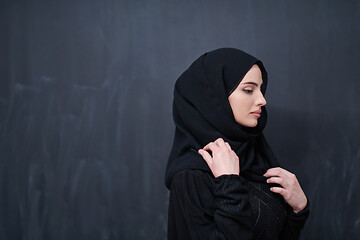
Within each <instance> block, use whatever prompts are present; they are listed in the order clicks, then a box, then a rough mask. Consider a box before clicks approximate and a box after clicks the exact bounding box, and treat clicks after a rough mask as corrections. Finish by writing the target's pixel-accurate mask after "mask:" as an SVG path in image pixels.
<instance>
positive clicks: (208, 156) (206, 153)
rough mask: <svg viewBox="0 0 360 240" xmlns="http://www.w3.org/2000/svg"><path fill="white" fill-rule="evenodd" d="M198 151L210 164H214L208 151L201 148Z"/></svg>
mask: <svg viewBox="0 0 360 240" xmlns="http://www.w3.org/2000/svg"><path fill="white" fill-rule="evenodd" d="M198 153H199V154H200V155H201V156H202V157H203V159H204V160H205V162H206V163H207V164H208V165H209V166H210V165H211V164H212V157H211V155H210V154H209V153H208V152H207V151H205V150H203V149H199V151H198Z"/></svg>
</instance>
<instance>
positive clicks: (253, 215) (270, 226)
mask: <svg viewBox="0 0 360 240" xmlns="http://www.w3.org/2000/svg"><path fill="white" fill-rule="evenodd" d="M254 64H257V65H258V66H259V68H260V70H261V73H262V79H263V84H262V85H261V91H262V93H263V94H265V90H266V86H267V72H266V70H265V67H264V65H263V64H262V62H261V61H259V60H258V59H256V58H255V57H253V56H251V55H249V54H247V53H245V52H243V51H241V50H237V49H233V48H222V49H217V50H214V51H211V52H208V53H205V54H204V55H202V56H201V57H199V58H198V59H197V60H196V61H195V62H194V63H193V64H192V65H191V66H190V67H189V68H188V69H187V70H186V71H185V72H184V73H183V74H182V75H181V76H180V77H179V79H178V80H177V82H176V84H175V89H174V103H173V116H174V122H175V125H176V130H175V138H174V143H173V147H172V150H171V153H170V156H169V161H168V164H167V168H166V174H165V183H166V186H167V187H168V188H169V189H170V191H171V192H170V203H169V224H168V239H170V240H173V239H296V238H297V237H298V236H299V234H300V230H301V229H302V227H303V225H304V223H305V220H306V218H307V216H308V214H309V211H308V207H306V208H305V209H304V210H303V211H301V212H300V213H298V214H295V213H293V211H292V209H290V207H289V206H288V205H287V204H286V203H285V201H284V200H283V198H282V197H281V196H280V195H279V194H275V193H273V192H271V191H270V190H269V185H268V184H267V183H266V178H265V177H264V176H263V174H264V173H265V172H266V170H267V169H269V168H272V167H276V166H279V164H278V161H277V159H276V157H275V156H274V154H273V153H272V151H271V149H270V147H269V145H268V144H267V142H266V140H265V138H264V136H263V134H262V131H263V129H264V127H265V125H266V118H267V114H266V109H265V107H264V106H263V107H262V114H261V117H260V118H259V119H258V124H257V126H256V127H253V128H247V127H244V126H241V125H240V124H238V123H237V122H236V121H235V118H234V116H233V114H232V110H231V107H230V104H229V101H228V96H229V95H230V94H231V93H232V91H233V90H234V89H235V88H236V87H237V86H238V84H239V83H240V81H241V80H242V78H243V77H244V76H245V74H246V73H247V72H248V71H249V70H250V68H251V67H252V66H253V65H254ZM220 137H221V138H223V139H224V141H225V142H228V143H229V144H230V146H231V148H232V149H233V150H234V152H235V153H236V154H237V156H238V157H239V161H240V175H223V176H220V177H218V178H214V176H213V175H212V173H211V171H210V169H209V167H208V166H207V164H206V162H205V161H204V160H203V158H202V157H201V155H199V154H198V153H197V150H198V149H199V148H202V147H204V146H205V145H206V144H208V143H209V142H212V141H215V140H216V139H217V138H220Z"/></svg>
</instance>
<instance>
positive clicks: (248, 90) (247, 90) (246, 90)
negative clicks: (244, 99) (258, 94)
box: [243, 89, 253, 94]
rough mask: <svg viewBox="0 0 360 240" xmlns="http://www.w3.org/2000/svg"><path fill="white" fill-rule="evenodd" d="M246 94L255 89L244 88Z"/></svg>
mask: <svg viewBox="0 0 360 240" xmlns="http://www.w3.org/2000/svg"><path fill="white" fill-rule="evenodd" d="M243 91H244V92H245V93H246V94H251V93H252V92H253V90H251V89H244V90H243Z"/></svg>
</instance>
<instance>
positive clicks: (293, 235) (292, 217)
mask: <svg viewBox="0 0 360 240" xmlns="http://www.w3.org/2000/svg"><path fill="white" fill-rule="evenodd" d="M289 208H290V209H289V215H288V216H287V220H286V222H285V225H284V227H283V230H282V232H281V234H280V239H282V240H289V239H294V240H296V239H299V237H300V232H301V230H302V229H303V228H304V225H305V222H306V220H307V218H308V217H309V214H310V210H309V208H310V203H309V199H308V202H307V204H306V207H305V208H304V209H303V210H301V211H300V212H298V213H294V212H293V210H292V209H291V207H290V206H289Z"/></svg>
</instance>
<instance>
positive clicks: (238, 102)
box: [229, 95, 251, 115]
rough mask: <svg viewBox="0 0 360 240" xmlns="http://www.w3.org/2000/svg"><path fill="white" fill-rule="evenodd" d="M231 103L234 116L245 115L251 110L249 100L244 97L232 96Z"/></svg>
mask: <svg viewBox="0 0 360 240" xmlns="http://www.w3.org/2000/svg"><path fill="white" fill-rule="evenodd" d="M229 102H230V106H231V108H232V110H233V113H234V115H245V114H246V113H248V111H249V109H250V108H251V106H250V101H249V98H247V97H246V96H243V95H236V96H232V98H231V99H229Z"/></svg>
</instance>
